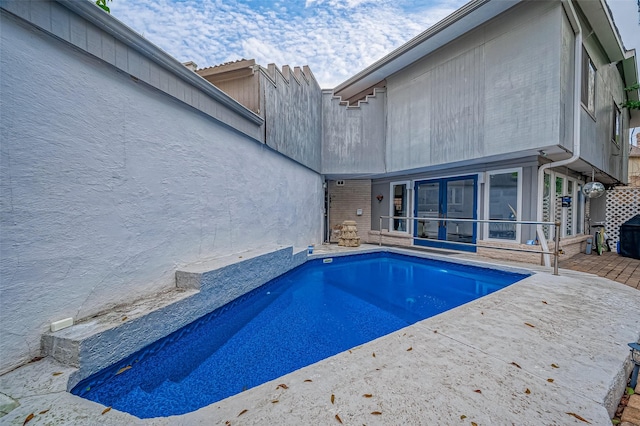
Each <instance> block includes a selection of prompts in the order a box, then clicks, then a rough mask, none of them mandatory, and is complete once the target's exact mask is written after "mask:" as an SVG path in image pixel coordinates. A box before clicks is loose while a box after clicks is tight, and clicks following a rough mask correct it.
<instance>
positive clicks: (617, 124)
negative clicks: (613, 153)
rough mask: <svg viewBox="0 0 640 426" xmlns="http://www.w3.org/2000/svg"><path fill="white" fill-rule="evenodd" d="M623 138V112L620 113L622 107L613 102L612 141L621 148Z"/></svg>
mask: <svg viewBox="0 0 640 426" xmlns="http://www.w3.org/2000/svg"><path fill="white" fill-rule="evenodd" d="M621 140H622V114H620V108H618V105H616V103H615V101H614V102H613V123H612V126H611V142H613V143H614V144H616V146H617V147H618V148H620V141H621Z"/></svg>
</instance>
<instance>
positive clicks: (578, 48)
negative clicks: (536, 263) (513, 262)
mask: <svg viewBox="0 0 640 426" xmlns="http://www.w3.org/2000/svg"><path fill="white" fill-rule="evenodd" d="M562 5H563V6H564V9H565V11H566V13H567V15H568V17H569V22H570V23H571V26H572V27H573V32H574V33H575V47H574V55H573V56H574V58H575V60H574V80H573V154H572V155H571V157H570V158H567V159H566V160H560V161H554V162H551V163H546V164H543V165H542V166H540V168H539V169H538V205H537V213H536V221H538V222H542V203H543V197H544V172H545V170H547V169H549V168H552V167H560V166H566V165H568V164H571V163H573V162H574V161H576V160H577V159H578V158H580V99H581V88H582V28H581V27H580V21H579V19H578V15H577V14H576V11H575V9H574V8H573V4H572V2H571V0H562ZM536 231H537V235H538V241H540V244H541V246H542V250H543V251H547V252H548V251H549V247H548V245H547V240H546V237H545V236H544V232H543V230H542V225H537V226H536ZM544 264H545V266H551V259H550V256H549V254H545V255H544Z"/></svg>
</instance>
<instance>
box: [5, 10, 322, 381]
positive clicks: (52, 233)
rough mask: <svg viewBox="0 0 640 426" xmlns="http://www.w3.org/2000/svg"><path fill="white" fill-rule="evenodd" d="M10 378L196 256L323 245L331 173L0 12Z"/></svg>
mask: <svg viewBox="0 0 640 426" xmlns="http://www.w3.org/2000/svg"><path fill="white" fill-rule="evenodd" d="M1 24H2V32H1V36H2V55H1V57H0V60H1V67H2V80H1V83H0V84H1V86H0V89H1V92H2V96H1V97H0V115H1V117H2V120H1V121H0V131H1V133H0V135H1V137H2V144H1V164H0V166H1V168H0V183H1V186H0V207H1V209H0V213H1V216H0V217H1V219H0V220H1V222H0V226H1V239H0V242H1V253H0V258H1V264H0V273H1V275H0V278H1V280H0V289H1V292H0V294H1V297H0V322H1V323H2V326H3V327H2V331H1V332H0V333H1V334H0V336H1V337H0V360H1V361H0V373H1V372H3V371H7V370H8V369H10V368H12V367H14V366H17V365H19V364H21V363H24V362H25V361H26V360H28V359H29V358H31V357H33V356H36V355H38V353H39V346H40V336H41V334H42V333H43V332H45V331H47V329H48V325H49V323H50V322H51V321H55V320H59V319H62V318H65V317H74V318H82V317H87V316H90V315H93V314H94V313H96V312H99V311H102V310H105V309H108V308H109V307H111V306H114V305H117V304H122V303H127V302H131V301H133V300H135V299H137V298H140V297H142V296H144V295H148V294H151V293H155V292H159V291H162V290H166V289H168V288H170V287H173V286H175V271H176V269H178V268H180V267H182V266H184V265H187V264H189V263H191V262H196V261H200V260H203V259H207V258H211V257H216V256H220V255H222V254H227V253H230V252H240V251H244V250H248V249H252V248H255V247H261V246H264V245H294V246H306V245H307V244H309V243H317V242H319V241H320V239H321V212H322V205H323V189H322V180H321V176H320V175H318V174H317V173H315V172H313V171H311V170H309V169H307V168H305V167H303V166H301V165H299V164H297V163H295V162H294V161H292V160H290V159H288V158H286V157H284V156H283V155H281V154H278V153H276V152H274V151H273V150H271V149H270V148H268V147H266V146H265V145H263V144H260V143H258V142H256V141H254V140H251V139H249V138H248V137H246V136H244V135H241V134H240V133H238V132H236V131H234V130H232V129H230V128H229V127H227V126H225V125H224V124H222V123H219V122H217V121H215V120H213V119H212V118H210V117H208V116H206V115H205V114H202V113H200V112H199V111H197V110H195V109H193V108H191V107H188V106H186V105H185V104H183V103H181V102H178V101H177V100H175V99H174V98H171V97H169V96H168V95H166V94H165V93H162V92H160V91H157V90H155V89H151V88H150V87H148V86H146V85H144V84H142V83H140V82H138V81H136V79H135V78H132V77H131V76H129V75H126V74H124V73H121V72H118V71H116V69H115V68H113V67H112V66H111V65H107V64H105V63H104V62H101V61H99V60H97V59H95V58H93V57H91V56H89V55H87V54H86V53H84V52H81V51H79V50H77V49H75V48H72V47H70V46H69V45H67V44H65V43H63V42H61V41H58V40H56V39H54V38H53V37H51V36H48V35H46V34H44V33H42V32H40V31H37V30H34V29H32V28H30V27H29V26H27V25H26V24H22V23H20V22H19V21H17V20H15V19H14V18H11V17H9V16H7V15H5V14H3V15H2V22H1Z"/></svg>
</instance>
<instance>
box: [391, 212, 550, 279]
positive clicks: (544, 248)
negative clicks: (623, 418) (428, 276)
mask: <svg viewBox="0 0 640 426" xmlns="http://www.w3.org/2000/svg"><path fill="white" fill-rule="evenodd" d="M385 219H386V220H389V221H391V220H406V221H412V222H414V223H416V224H417V223H418V222H423V223H428V222H440V223H439V226H446V222H472V223H488V224H509V225H536V226H537V227H538V228H541V227H542V226H553V227H554V231H555V232H554V233H553V242H554V244H553V251H550V250H549V249H548V248H547V244H546V241H541V244H540V250H530V249H522V248H516V247H497V246H493V247H492V246H485V245H483V246H481V247H482V248H483V249H492V250H509V251H517V252H523V253H539V254H541V255H553V275H558V257H559V255H560V222H537V221H531V220H499V219H458V218H447V217H437V218H427V217H413V216H380V231H379V237H380V240H379V243H378V244H379V245H380V246H382V236H383V228H382V222H383V220H385ZM386 231H387V234H391V232H390V231H389V230H388V229H387V230H386ZM538 234H540V235H542V232H541V230H539V232H538ZM412 238H413V239H414V240H421V241H434V239H433V238H423V237H418V236H413V237H412ZM444 242H447V241H444ZM448 242H449V243H452V244H455V245H464V246H471V247H479V246H478V244H477V243H465V242H459V241H448Z"/></svg>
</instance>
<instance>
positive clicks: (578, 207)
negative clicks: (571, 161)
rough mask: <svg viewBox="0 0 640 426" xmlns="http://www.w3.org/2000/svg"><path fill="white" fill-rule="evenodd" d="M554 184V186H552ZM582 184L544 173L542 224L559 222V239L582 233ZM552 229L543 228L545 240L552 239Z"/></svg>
mask: <svg viewBox="0 0 640 426" xmlns="http://www.w3.org/2000/svg"><path fill="white" fill-rule="evenodd" d="M553 183H555V184H553ZM582 185H583V183H582V182H580V181H577V180H575V179H573V178H568V177H567V176H566V175H564V174H562V173H557V172H545V175H544V192H543V204H542V212H543V214H542V220H543V221H544V222H550V221H558V222H560V224H561V226H560V233H561V235H560V236H561V237H569V236H572V235H579V234H582V233H583V232H584V202H585V199H584V196H583V195H582ZM549 228H553V227H549V226H544V227H543V229H544V235H545V237H546V238H547V239H551V238H553V229H549Z"/></svg>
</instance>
